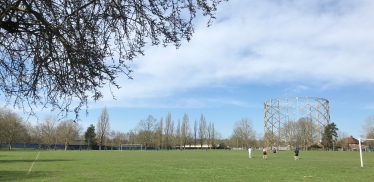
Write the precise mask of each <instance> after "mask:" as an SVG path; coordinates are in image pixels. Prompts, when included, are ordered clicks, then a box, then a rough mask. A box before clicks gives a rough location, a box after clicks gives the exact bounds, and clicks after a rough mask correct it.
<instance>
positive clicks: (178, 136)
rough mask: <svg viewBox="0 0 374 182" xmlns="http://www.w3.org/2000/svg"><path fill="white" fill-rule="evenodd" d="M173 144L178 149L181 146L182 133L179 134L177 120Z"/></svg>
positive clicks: (179, 124)
mask: <svg viewBox="0 0 374 182" xmlns="http://www.w3.org/2000/svg"><path fill="white" fill-rule="evenodd" d="M175 143H176V145H178V146H179V147H180V146H182V143H183V142H182V132H181V120H180V119H178V124H177V130H176V133H175Z"/></svg>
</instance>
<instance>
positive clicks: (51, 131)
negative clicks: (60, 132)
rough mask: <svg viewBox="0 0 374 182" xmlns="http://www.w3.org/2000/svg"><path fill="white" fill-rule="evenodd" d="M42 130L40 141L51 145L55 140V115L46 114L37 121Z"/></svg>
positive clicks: (56, 123) (56, 122)
mask: <svg viewBox="0 0 374 182" xmlns="http://www.w3.org/2000/svg"><path fill="white" fill-rule="evenodd" d="M38 125H39V127H40V129H41V130H42V141H43V143H44V144H47V145H49V146H50V147H52V144H53V143H56V140H57V125H58V119H57V117H55V116H46V117H45V118H44V119H42V120H41V122H39V123H38Z"/></svg>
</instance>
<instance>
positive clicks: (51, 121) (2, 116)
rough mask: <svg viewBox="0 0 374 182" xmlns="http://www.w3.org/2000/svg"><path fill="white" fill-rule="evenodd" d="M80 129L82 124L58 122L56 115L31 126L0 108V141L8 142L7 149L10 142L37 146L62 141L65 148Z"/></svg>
mask: <svg viewBox="0 0 374 182" xmlns="http://www.w3.org/2000/svg"><path fill="white" fill-rule="evenodd" d="M81 131H82V126H81V125H80V124H79V123H76V122H73V121H72V120H64V121H60V122H59V121H58V119H57V118H56V117H52V116H47V117H45V118H43V119H41V120H40V121H39V122H38V124H37V125H35V126H32V125H31V124H30V123H29V122H25V121H24V120H23V119H22V117H20V116H19V115H17V114H16V113H14V112H12V111H10V110H7V109H0V143H3V142H5V143H9V149H11V147H12V145H11V144H12V143H24V144H26V143H36V144H39V147H40V146H41V144H47V145H52V144H54V143H64V144H65V148H67V146H68V144H69V143H70V142H71V141H74V140H76V139H77V138H78V136H79V134H80V133H81Z"/></svg>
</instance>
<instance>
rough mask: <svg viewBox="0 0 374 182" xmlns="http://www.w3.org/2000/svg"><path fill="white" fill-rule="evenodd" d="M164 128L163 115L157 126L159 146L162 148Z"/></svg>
mask: <svg viewBox="0 0 374 182" xmlns="http://www.w3.org/2000/svg"><path fill="white" fill-rule="evenodd" d="M162 129H163V118H162V117H161V119H160V122H159V123H158V126H157V131H156V136H157V137H156V139H157V147H159V148H160V149H161V148H162Z"/></svg>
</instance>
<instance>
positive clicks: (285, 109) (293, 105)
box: [264, 97, 330, 147]
mask: <svg viewBox="0 0 374 182" xmlns="http://www.w3.org/2000/svg"><path fill="white" fill-rule="evenodd" d="M301 118H308V121H310V122H313V123H314V124H316V126H317V141H321V133H320V131H321V129H324V128H325V126H326V125H327V124H329V123H330V107H329V101H328V100H327V99H323V98H317V97H286V98H277V99H270V100H267V101H265V102H264V139H265V141H266V142H267V145H268V144H270V146H276V143H277V144H278V147H279V146H280V143H281V129H282V128H283V126H284V124H285V123H289V122H296V121H298V120H299V119H301ZM321 127H323V128H321Z"/></svg>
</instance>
